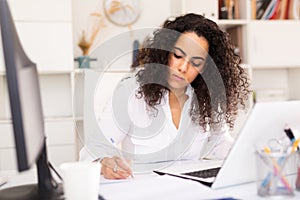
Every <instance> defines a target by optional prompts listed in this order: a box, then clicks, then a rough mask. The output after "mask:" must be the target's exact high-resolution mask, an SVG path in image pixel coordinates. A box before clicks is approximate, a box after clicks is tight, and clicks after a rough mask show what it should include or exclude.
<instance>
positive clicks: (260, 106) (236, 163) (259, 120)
mask: <svg viewBox="0 0 300 200" xmlns="http://www.w3.org/2000/svg"><path fill="white" fill-rule="evenodd" d="M287 124H288V125H289V126H290V127H291V128H293V129H296V130H300V101H284V102H261V103H256V104H255V105H254V106H253V108H252V110H251V111H250V113H249V115H248V118H247V120H246V122H245V123H244V125H243V127H242V129H241V131H240V132H239V134H238V136H237V137H236V140H235V143H234V144H233V146H232V148H231V150H230V152H229V154H228V156H227V158H226V159H225V161H205V160H202V161H199V162H196V163H195V162H194V164H193V163H192V161H189V162H185V161H179V163H176V164H174V165H171V166H168V167H166V168H163V169H158V170H154V172H156V173H158V174H160V175H163V174H168V175H172V176H177V177H181V178H186V179H191V180H196V181H199V182H201V183H203V184H205V185H207V186H210V187H211V188H213V189H219V188H224V187H229V186H233V185H238V184H243V183H249V182H254V181H256V165H255V163H256V161H255V153H254V152H255V146H258V147H263V146H266V145H268V143H269V142H270V140H271V139H282V138H284V139H286V138H287V136H286V135H285V133H284V128H285V127H286V125H287ZM210 169H214V170H210ZM203 170H206V172H207V173H208V174H209V173H211V171H215V172H214V173H215V175H212V176H208V177H206V178H200V177H198V176H197V173H203ZM206 172H205V173H206ZM292 173H296V172H292Z"/></svg>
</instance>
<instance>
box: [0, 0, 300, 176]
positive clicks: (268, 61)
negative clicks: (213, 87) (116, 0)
mask: <svg viewBox="0 0 300 200" xmlns="http://www.w3.org/2000/svg"><path fill="white" fill-rule="evenodd" d="M140 2H141V14H140V17H139V18H138V20H137V21H136V22H135V23H134V24H133V25H132V27H131V29H130V28H129V27H119V26H116V25H114V24H112V23H111V22H109V21H108V20H107V19H104V22H105V25H106V27H104V28H102V29H101V30H100V31H99V33H98V34H97V37H96V40H95V41H96V42H95V43H97V44H99V45H101V43H103V42H104V41H107V40H109V39H111V38H112V37H113V36H114V35H117V34H120V33H122V32H127V31H130V30H134V29H137V28H145V27H157V26H159V25H160V24H161V23H162V22H163V21H164V20H165V19H166V18H167V17H169V16H173V15H176V14H181V13H186V12H196V13H201V14H205V15H206V16H207V17H209V18H211V19H213V20H215V21H216V22H217V23H218V24H219V25H220V26H221V27H222V28H223V29H224V30H226V31H228V32H229V33H230V34H231V36H232V38H233V40H234V42H235V44H236V46H237V51H238V52H239V53H240V54H241V56H242V58H243V66H244V67H245V68H246V69H247V70H248V72H249V74H250V76H251V79H252V84H253V89H254V91H255V94H256V95H255V96H256V101H278V100H293V99H300V90H299V85H300V79H299V77H300V59H299V55H298V54H299V53H298V52H300V38H299V33H300V21H298V19H297V17H294V18H295V19H277V20H259V19H257V20H255V19H254V17H253V14H252V10H253V9H252V8H253V7H252V3H253V0H246V1H232V2H235V5H236V8H235V10H236V13H235V15H234V16H231V17H229V16H227V18H233V19H219V18H220V17H221V15H219V10H220V9H219V8H220V6H219V1H218V0H213V1H207V0H188V1H187V0H163V1H161V0H140ZM237 2H238V3H237ZM9 4H10V6H11V10H12V13H13V17H14V20H15V23H16V27H17V30H18V32H19V36H20V39H21V42H22V45H23V47H24V49H25V51H26V52H27V54H28V55H29V57H30V58H31V59H32V60H33V61H35V62H36V63H37V65H38V69H39V74H40V83H41V90H42V91H41V93H42V101H43V109H44V115H45V126H46V135H47V145H48V151H49V157H50V158H49V159H50V160H51V161H52V162H53V163H54V164H55V165H59V164H61V163H63V162H68V161H75V160H77V159H78V152H79V150H80V148H81V146H82V139H83V137H84V135H85V134H88V132H89V124H88V120H87V119H86V116H85V112H84V107H85V106H86V103H85V102H86V100H85V99H84V98H85V94H87V91H85V89H87V88H88V87H87V86H89V84H93V83H95V82H96V79H95V77H88V78H87V76H88V75H86V74H85V72H84V70H83V69H79V68H78V63H77V62H74V58H76V57H78V56H80V55H81V54H82V52H81V50H80V48H79V47H78V45H77V44H78V41H79V38H80V36H81V35H82V31H83V30H86V31H88V30H89V26H91V25H92V23H93V21H92V19H91V17H90V14H91V13H94V12H100V13H101V14H104V12H103V0H89V1H83V0H43V1H40V0H26V1H22V0H9ZM238 11H239V12H238ZM237 12H238V13H239V14H238V15H237ZM290 18H292V17H290ZM139 37H140V36H139ZM135 39H139V40H141V38H137V37H135V35H132V37H131V40H132V42H133V40H135ZM1 46H2V45H1ZM130 56H131V55H130ZM130 56H128V57H126V58H124V59H121V60H120V61H119V62H116V64H115V65H114V67H113V68H112V69H110V70H108V71H107V72H105V74H104V76H103V83H104V84H103V85H105V90H103V91H101V93H96V94H97V96H96V98H97V99H96V101H97V102H98V101H99V104H97V105H96V108H95V109H96V110H97V113H99V116H100V115H101V110H102V109H103V107H104V105H105V101H106V100H107V99H108V98H109V97H110V95H111V94H112V91H113V88H114V86H115V84H116V83H117V82H118V80H119V79H120V78H121V77H123V75H124V74H126V73H127V72H128V71H129V64H130V61H131V57H130ZM99 64H101V61H95V62H91V68H93V67H95V66H97V65H99ZM6 87H7V86H6V77H5V71H4V61H3V55H2V49H0V170H7V169H16V161H15V151H14V142H13V134H12V126H11V119H10V110H9V109H10V108H9V102H8V92H7V88H6ZM89 92H90V91H89ZM249 104H251V102H249ZM241 116H244V115H243V114H242V115H241ZM243 119H244V117H241V119H240V120H239V121H238V124H237V129H236V130H235V131H233V134H234V135H236V134H237V130H238V129H239V127H240V126H241V124H242V122H243Z"/></svg>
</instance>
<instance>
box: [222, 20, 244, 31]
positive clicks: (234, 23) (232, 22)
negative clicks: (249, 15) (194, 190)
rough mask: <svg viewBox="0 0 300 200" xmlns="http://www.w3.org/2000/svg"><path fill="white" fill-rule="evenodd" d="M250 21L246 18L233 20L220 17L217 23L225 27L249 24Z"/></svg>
mask: <svg viewBox="0 0 300 200" xmlns="http://www.w3.org/2000/svg"><path fill="white" fill-rule="evenodd" d="M248 23H249V20H245V19H232V20H229V19H220V20H218V21H217V24H218V25H219V26H220V27H221V28H223V29H228V28H232V27H236V26H242V25H247V24H248Z"/></svg>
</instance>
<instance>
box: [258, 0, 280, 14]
mask: <svg viewBox="0 0 300 200" xmlns="http://www.w3.org/2000/svg"><path fill="white" fill-rule="evenodd" d="M275 1H277V0H275ZM272 2H274V0H257V1H256V19H262V17H263V15H264V14H265V13H267V12H268V11H267V9H268V8H270V5H271V4H272Z"/></svg>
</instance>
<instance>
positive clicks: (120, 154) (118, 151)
mask: <svg viewBox="0 0 300 200" xmlns="http://www.w3.org/2000/svg"><path fill="white" fill-rule="evenodd" d="M110 141H111V143H112V144H113V145H114V146H115V148H116V150H117V153H118V156H120V157H121V158H122V162H123V164H125V165H126V167H128V168H130V165H129V164H128V162H127V161H126V160H125V159H124V158H123V155H122V152H121V151H120V150H119V148H118V147H117V146H116V143H115V140H114V139H113V138H110ZM115 161H116V163H117V165H118V162H117V160H115ZM130 177H131V178H134V176H133V174H132V172H130Z"/></svg>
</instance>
